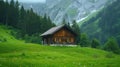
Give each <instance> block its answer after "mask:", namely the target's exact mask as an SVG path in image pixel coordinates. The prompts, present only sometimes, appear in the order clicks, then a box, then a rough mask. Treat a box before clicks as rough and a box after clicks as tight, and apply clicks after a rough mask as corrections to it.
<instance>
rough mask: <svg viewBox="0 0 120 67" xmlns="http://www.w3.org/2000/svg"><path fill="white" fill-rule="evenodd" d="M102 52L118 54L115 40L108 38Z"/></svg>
mask: <svg viewBox="0 0 120 67" xmlns="http://www.w3.org/2000/svg"><path fill="white" fill-rule="evenodd" d="M104 50H106V51H111V52H113V53H116V54H119V53H120V52H119V45H118V43H117V41H116V39H115V38H113V37H112V38H110V39H108V41H107V42H106V43H105V46H104Z"/></svg>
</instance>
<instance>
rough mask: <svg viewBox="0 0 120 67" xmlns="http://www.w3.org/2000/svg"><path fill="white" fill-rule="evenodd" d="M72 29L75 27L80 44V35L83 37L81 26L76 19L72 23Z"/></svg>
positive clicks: (77, 40) (77, 41)
mask: <svg viewBox="0 0 120 67" xmlns="http://www.w3.org/2000/svg"><path fill="white" fill-rule="evenodd" d="M72 29H73V31H74V32H75V33H76V34H77V37H76V43H77V44H80V37H81V33H80V27H79V26H78V24H77V23H76V21H75V20H74V21H73V23H72Z"/></svg>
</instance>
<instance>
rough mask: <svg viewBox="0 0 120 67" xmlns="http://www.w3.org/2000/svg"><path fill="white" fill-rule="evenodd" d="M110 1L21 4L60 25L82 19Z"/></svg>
mask: <svg viewBox="0 0 120 67" xmlns="http://www.w3.org/2000/svg"><path fill="white" fill-rule="evenodd" d="M109 2H110V0H46V2H45V3H22V4H23V6H24V7H25V8H26V9H30V8H33V10H34V11H35V12H37V13H38V14H40V15H42V16H43V15H44V14H46V15H47V16H50V18H51V20H52V21H53V22H54V23H56V24H60V23H61V22H62V21H63V19H65V20H66V22H72V21H73V20H76V21H77V22H79V21H81V19H82V18H84V17H86V16H88V15H89V14H91V13H93V12H95V11H96V10H99V9H100V8H102V7H104V6H105V5H106V4H107V3H109Z"/></svg>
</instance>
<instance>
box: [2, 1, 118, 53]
mask: <svg viewBox="0 0 120 67" xmlns="http://www.w3.org/2000/svg"><path fill="white" fill-rule="evenodd" d="M0 24H4V25H6V26H12V27H13V28H14V29H17V32H12V33H11V34H12V35H14V36H16V38H19V39H24V40H25V42H32V43H41V38H40V34H41V33H43V32H45V31H47V30H48V29H50V28H51V27H53V26H55V24H53V23H52V21H51V19H50V17H49V16H48V17H47V16H46V14H45V15H44V17H42V16H39V15H37V14H36V13H34V11H33V9H32V8H31V9H30V10H25V9H24V7H23V6H20V4H19V2H18V1H14V0H11V1H10V2H8V1H7V0H6V1H4V0H0ZM63 24H66V25H68V26H69V27H71V28H72V29H73V30H74V32H76V34H77V35H78V37H77V38H76V44H78V45H80V46H81V47H92V48H101V43H100V41H99V40H97V39H92V40H90V39H89V37H88V36H87V35H86V34H85V33H81V32H80V27H79V26H78V24H77V23H76V21H75V20H74V21H73V23H72V25H70V24H69V23H66V22H65V19H63ZM113 44H114V45H113ZM118 47H119V46H118V43H116V40H115V39H114V38H111V39H109V40H108V41H107V42H106V43H105V46H104V47H103V48H102V49H104V50H107V51H112V52H114V53H119V52H118V51H119V48H118Z"/></svg>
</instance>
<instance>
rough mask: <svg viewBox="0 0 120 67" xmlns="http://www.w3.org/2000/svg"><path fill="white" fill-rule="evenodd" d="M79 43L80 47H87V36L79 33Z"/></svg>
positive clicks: (88, 44)
mask: <svg viewBox="0 0 120 67" xmlns="http://www.w3.org/2000/svg"><path fill="white" fill-rule="evenodd" d="M80 45H81V47H89V46H90V42H89V38H88V36H87V35H86V34H81V38H80Z"/></svg>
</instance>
